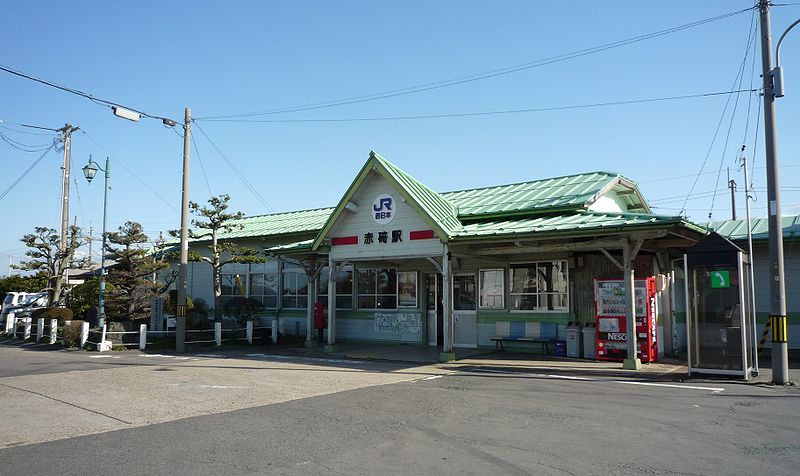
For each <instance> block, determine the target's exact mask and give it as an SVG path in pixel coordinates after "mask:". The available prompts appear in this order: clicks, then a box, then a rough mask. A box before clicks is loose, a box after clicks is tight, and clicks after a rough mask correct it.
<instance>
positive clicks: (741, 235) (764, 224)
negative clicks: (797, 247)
mask: <svg viewBox="0 0 800 476" xmlns="http://www.w3.org/2000/svg"><path fill="white" fill-rule="evenodd" d="M781 227H782V228H783V237H784V238H795V237H798V238H800V215H794V216H783V217H781ZM709 228H710V229H712V230H714V231H715V232H717V233H719V234H720V235H722V236H724V237H726V238H728V239H729V240H731V241H739V240H746V239H747V220H724V221H717V222H712V223H711V224H709ZM750 230H751V233H752V234H753V240H756V241H759V240H768V239H769V220H768V219H766V218H751V219H750Z"/></svg>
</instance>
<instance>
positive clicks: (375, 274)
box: [188, 152, 706, 359]
mask: <svg viewBox="0 0 800 476" xmlns="http://www.w3.org/2000/svg"><path fill="white" fill-rule="evenodd" d="M342 188H344V185H343V187H342ZM240 224H241V225H242V227H241V229H235V230H232V231H230V232H227V233H225V234H223V235H221V236H220V239H221V240H235V241H236V242H237V243H239V244H240V245H242V246H246V247H251V248H255V249H257V250H259V251H262V252H263V253H265V255H266V256H267V257H268V260H267V262H266V263H262V264H230V265H226V266H225V268H224V269H223V273H222V280H223V299H226V298H230V297H232V296H238V295H241V294H242V293H244V294H245V295H246V297H249V298H252V299H255V300H257V301H258V302H259V303H260V304H261V305H262V306H263V310H261V311H260V312H259V317H260V318H261V319H276V318H277V319H278V322H279V325H280V329H281V331H282V333H284V334H290V335H291V334H294V333H296V332H298V331H299V332H300V333H301V336H304V337H305V339H307V344H308V345H316V344H317V343H316V341H315V339H316V333H315V332H314V329H313V327H314V325H313V322H314V321H313V314H314V304H315V303H320V304H322V305H323V306H324V309H325V310H324V312H325V315H326V316H327V321H328V328H327V329H326V330H325V333H324V340H325V344H326V349H328V350H333V349H335V346H336V343H337V342H343V341H367V342H384V343H386V344H397V343H404V344H417V345H420V346H437V347H438V348H439V349H441V353H442V357H443V359H447V358H449V357H451V356H452V353H453V349H454V348H458V347H472V348H475V347H495V346H496V344H497V342H496V340H493V338H496V337H497V336H509V337H510V336H512V335H523V336H533V337H536V336H539V337H542V338H545V337H549V338H557V339H563V338H564V336H565V331H566V327H567V325H568V323H571V322H572V323H587V324H588V323H594V321H595V312H596V309H595V285H594V281H595V279H597V278H622V277H623V276H627V275H629V274H630V273H631V272H632V273H633V275H634V279H642V278H645V277H658V278H659V279H657V283H658V289H657V300H656V302H655V308H654V312H655V313H656V316H655V317H656V322H657V323H658V327H657V333H658V342H659V343H660V345H659V352H660V353H664V352H667V353H669V354H672V353H674V352H675V351H677V350H678V349H679V348H680V347H681V345H685V329H684V328H683V325H682V323H681V319H680V316H681V314H682V313H683V307H684V301H685V297H684V296H683V293H682V289H683V285H682V284H681V283H679V281H680V280H681V279H682V274H681V270H680V269H679V264H680V262H681V260H682V256H683V251H684V250H685V249H687V248H689V247H691V246H692V245H693V244H695V243H696V242H697V241H698V240H700V239H701V238H702V237H703V236H705V235H706V230H705V229H704V228H702V227H700V226H698V225H695V224H693V223H691V222H689V221H687V220H685V219H683V218H681V217H677V216H663V215H657V214H654V213H652V211H651V210H650V208H649V206H648V204H647V202H646V200H645V199H644V197H643V196H642V194H641V192H640V190H639V188H638V186H637V185H636V183H635V182H634V181H632V180H630V179H628V178H626V177H623V176H621V175H619V174H616V173H612V172H588V173H582V174H575V175H568V176H563V177H554V178H544V179H542V178H533V177H532V178H531V180H530V181H524V182H519V183H514V184H504V185H497V186H492V187H485V188H476V189H469V190H459V191H453V192H445V193H440V192H435V191H433V190H431V189H430V188H428V187H427V186H425V185H424V184H423V183H422V181H420V180H418V179H417V178H415V177H412V176H410V175H409V174H407V173H405V172H404V171H402V170H401V169H400V168H398V167H397V166H395V165H394V164H392V163H391V162H389V161H387V160H386V159H384V158H382V157H381V156H379V155H378V154H376V153H374V152H373V153H370V155H369V158H368V160H367V161H366V163H365V164H364V165H363V167H361V169H360V170H359V171H358V173H357V175H356V176H355V178H354V180H353V182H352V184H350V186H349V187H347V188H346V190H345V192H344V194H343V196H342V198H341V200H340V201H339V203H338V204H337V205H336V206H335V207H334V208H320V209H313V210H302V211H296V212H286V213H277V214H270V215H261V216H252V217H246V218H244V219H242V220H241V221H240ZM206 245H207V243H205V242H204V239H203V237H199V238H195V239H194V240H193V241H192V243H191V245H190V246H191V248H192V249H193V250H197V251H201V250H202V249H203V248H204V247H205V246H206ZM673 265H675V266H673ZM237 279H238V282H240V283H242V285H240V286H237V285H236V284H235V283H236V282H237ZM188 286H189V290H188V291H189V295H190V296H192V297H193V298H203V299H204V300H206V302H208V303H213V302H214V299H213V298H214V295H213V289H212V279H211V268H210V266H209V265H207V264H205V263H201V262H194V263H190V266H189V283H188ZM654 332H656V331H655V330H654ZM506 344H507V345H510V346H511V347H512V348H515V349H519V350H525V349H528V348H531V349H533V348H536V347H537V346H536V344H535V343H534V342H526V341H525V340H524V339H519V341H517V342H507V343H506Z"/></svg>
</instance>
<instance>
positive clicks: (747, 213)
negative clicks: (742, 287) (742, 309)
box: [742, 155, 758, 376]
mask: <svg viewBox="0 0 800 476" xmlns="http://www.w3.org/2000/svg"><path fill="white" fill-rule="evenodd" d="M742 164H743V165H744V210H745V218H747V253H748V254H749V255H750V260H749V261H750V269H749V273H750V289H748V292H749V293H750V315H751V319H750V321H751V324H750V334H751V339H752V340H753V374H754V375H753V376H757V375H758V335H757V329H756V325H757V324H756V280H755V277H754V276H755V274H754V272H753V268H754V267H755V265H756V264H755V257H754V256H753V228H752V226H751V225H750V179H749V177H748V173H747V157H745V156H744V155H743V156H742Z"/></svg>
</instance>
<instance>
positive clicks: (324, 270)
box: [315, 264, 358, 311]
mask: <svg viewBox="0 0 800 476" xmlns="http://www.w3.org/2000/svg"><path fill="white" fill-rule="evenodd" d="M344 271H349V272H350V273H351V274H352V279H353V288H352V289H351V290H350V294H349V296H350V306H347V307H339V306H338V302H337V306H336V310H337V311H352V310H353V309H355V307H356V306H355V301H356V299H358V297H357V294H356V288H357V287H358V286H357V285H358V282H357V281H356V280H357V279H358V275H356V270H355V269H354V268H353V265H352V264H349V265H347V266H345V267H344V268H342V269H340V270H339V272H340V273H341V272H344ZM322 273H325V274H326V275H327V273H328V267H327V266H324V267H323V268H322V270H321V271H320V275H322ZM322 289H324V290H325V292H320V290H319V289H318V290H317V291H316V293H315V294H316V296H315V297H316V298H317V300H319V298H320V297H321V296H325V302H324V303H323V304H324V305H325V307H327V306H328V286H325V287H323V288H322ZM343 296H346V294H339V293H336V299H339V297H343Z"/></svg>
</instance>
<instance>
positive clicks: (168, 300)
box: [164, 289, 208, 316]
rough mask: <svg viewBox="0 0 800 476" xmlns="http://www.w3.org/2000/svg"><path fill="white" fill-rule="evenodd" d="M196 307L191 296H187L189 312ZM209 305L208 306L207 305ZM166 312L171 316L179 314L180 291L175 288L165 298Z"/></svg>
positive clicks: (187, 310) (187, 309)
mask: <svg viewBox="0 0 800 476" xmlns="http://www.w3.org/2000/svg"><path fill="white" fill-rule="evenodd" d="M193 307H194V303H193V302H192V297H191V296H186V312H187V314H188V312H189V311H191V310H192V308H193ZM206 307H208V306H206ZM164 312H165V313H166V314H169V315H171V316H174V315H176V314H178V291H177V290H175V289H173V290H171V291H170V292H169V293H168V294H167V297H165V298H164Z"/></svg>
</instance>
